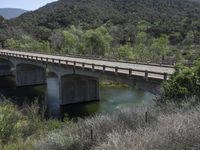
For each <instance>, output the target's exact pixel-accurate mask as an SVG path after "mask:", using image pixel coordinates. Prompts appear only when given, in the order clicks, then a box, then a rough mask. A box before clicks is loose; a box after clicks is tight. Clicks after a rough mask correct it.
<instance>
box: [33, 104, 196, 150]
mask: <svg viewBox="0 0 200 150" xmlns="http://www.w3.org/2000/svg"><path fill="white" fill-rule="evenodd" d="M147 110H148V122H146V121H145V112H146V111H147ZM199 110H200V106H195V107H194V106H192V107H191V106H188V105H187V104H185V105H184V107H183V106H182V107H181V108H180V107H178V106H176V105H175V104H171V105H168V106H165V107H164V108H161V107H155V106H149V107H148V108H147V107H140V108H135V109H130V108H129V109H125V110H122V111H119V112H115V113H113V114H111V115H106V114H104V115H98V116H94V117H91V118H88V119H86V120H79V121H78V122H77V123H68V124H67V125H66V126H65V127H64V128H63V129H61V130H58V131H55V132H52V133H50V134H48V136H47V137H43V138H42V140H40V142H38V143H37V144H36V145H35V148H36V149H37V150H89V149H92V150H173V149H174V150H177V149H180V150H182V149H184V150H185V149H200V146H199V143H200V112H199ZM91 130H92V131H93V136H92V137H91Z"/></svg>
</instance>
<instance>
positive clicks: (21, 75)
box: [16, 63, 46, 86]
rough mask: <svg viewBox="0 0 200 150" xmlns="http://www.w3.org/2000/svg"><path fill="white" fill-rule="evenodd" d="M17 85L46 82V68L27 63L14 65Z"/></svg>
mask: <svg viewBox="0 0 200 150" xmlns="http://www.w3.org/2000/svg"><path fill="white" fill-rule="evenodd" d="M16 84H17V86H29V85H39V84H46V68H44V67H41V66H38V65H32V64H27V63H20V64H17V65H16Z"/></svg>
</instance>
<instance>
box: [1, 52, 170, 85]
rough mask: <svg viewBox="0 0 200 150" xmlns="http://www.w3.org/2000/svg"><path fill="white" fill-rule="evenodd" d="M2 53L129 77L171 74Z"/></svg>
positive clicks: (162, 78) (165, 77)
mask: <svg viewBox="0 0 200 150" xmlns="http://www.w3.org/2000/svg"><path fill="white" fill-rule="evenodd" d="M35 54H37V53H35ZM0 55H3V56H9V57H16V58H22V59H28V60H36V61H41V62H45V63H47V64H48V63H54V64H62V65H69V66H73V67H80V68H82V69H83V70H84V69H92V71H95V70H101V71H103V72H106V71H109V72H114V73H115V74H116V75H117V74H127V75H129V77H131V76H133V75H135V76H143V77H145V78H150V76H149V75H150V74H151V78H156V77H152V75H153V76H158V75H160V76H161V77H159V78H158V79H161V80H165V81H166V80H168V78H169V77H170V76H171V74H167V73H159V72H154V71H148V70H138V69H132V68H122V67H112V66H106V65H98V64H91V63H85V62H79V61H69V60H63V59H54V58H49V57H43V56H32V55H26V54H17V53H14V52H13V53H11V52H2V51H0ZM157 66H160V65H157ZM162 67H165V66H162ZM134 72H137V73H142V74H144V75H136V74H133V73H134Z"/></svg>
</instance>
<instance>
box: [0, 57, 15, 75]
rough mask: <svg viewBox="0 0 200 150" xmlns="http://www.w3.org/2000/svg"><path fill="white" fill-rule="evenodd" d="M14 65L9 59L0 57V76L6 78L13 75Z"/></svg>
mask: <svg viewBox="0 0 200 150" xmlns="http://www.w3.org/2000/svg"><path fill="white" fill-rule="evenodd" d="M14 68H15V64H14V63H13V62H12V61H10V60H9V59H6V58H2V57H0V76H8V75H13V74H14Z"/></svg>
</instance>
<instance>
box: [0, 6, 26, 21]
mask: <svg viewBox="0 0 200 150" xmlns="http://www.w3.org/2000/svg"><path fill="white" fill-rule="evenodd" d="M25 12H27V11H26V10H23V9H17V8H0V16H3V17H4V18H5V19H12V18H16V17H18V16H20V15H21V14H23V13H25Z"/></svg>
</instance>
